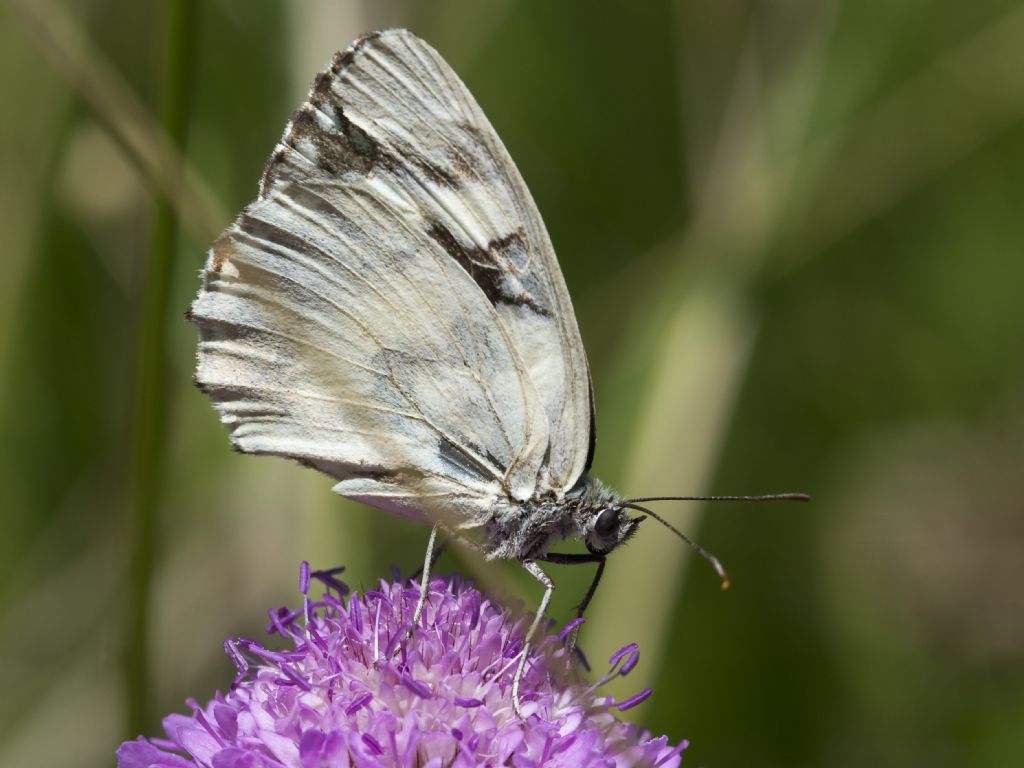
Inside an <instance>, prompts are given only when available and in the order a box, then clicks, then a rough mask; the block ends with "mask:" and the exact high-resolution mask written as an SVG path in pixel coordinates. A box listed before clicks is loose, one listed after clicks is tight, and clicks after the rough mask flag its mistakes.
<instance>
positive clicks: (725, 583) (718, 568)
mask: <svg viewBox="0 0 1024 768" xmlns="http://www.w3.org/2000/svg"><path fill="white" fill-rule="evenodd" d="M635 501H645V499H630V500H629V501H624V502H622V506H624V507H628V508H629V509H635V510H636V511H637V512H643V513H644V514H646V515H650V516H651V517H653V518H654V519H655V520H657V521H658V522H659V523H661V524H662V525H664V526H665V527H666V528H668V529H669V530H670V531H672V533H674V534H675V535H676V536H678V537H679V538H680V539H682V540H683V541H685V542H686V543H687V544H689V545H690V547H691V548H693V550H694V552H696V553H697V554H698V555H700V556H701V557H703V558H704V559H705V560H707V561H708V562H709V563H711V567H713V568H714V569H715V573H717V574H718V578H720V579H721V580H722V589H728V588H729V574H728V573H726V572H725V568H724V567H723V566H722V563H721V562H720V561H719V559H718V558H717V557H715V556H714V555H712V554H711V553H710V552H708V551H707V550H706V549H704V547H702V546H701V545H700V544H698V543H697V542H695V541H694V540H693V539H691V538H690V537H689V536H687V535H686V534H685V533H683V532H682V531H680V530H679V529H678V528H676V527H675V526H674V525H672V523H670V522H669V521H668V520H666V519H665V518H663V517H662V516H661V515H659V514H657V513H656V512H653V511H652V510H650V509H648V508H647V507H641V506H640V505H639V504H635V503H634V502H635Z"/></svg>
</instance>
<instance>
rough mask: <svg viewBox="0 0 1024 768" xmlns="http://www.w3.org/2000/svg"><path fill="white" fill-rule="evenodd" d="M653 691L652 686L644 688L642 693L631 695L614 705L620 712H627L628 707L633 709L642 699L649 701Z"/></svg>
mask: <svg viewBox="0 0 1024 768" xmlns="http://www.w3.org/2000/svg"><path fill="white" fill-rule="evenodd" d="M651 693H652V691H651V689H650V688H644V689H643V690H642V691H640V693H638V694H636V695H634V696H630V697H629V698H628V699H626V700H625V701H620V702H619V703H618V704H615V705H613V706H614V707H615V708H616V709H617V710H619V712H625V711H626V710H627V709H632V708H633V707H635V706H636V705H637V704H639V703H640V702H642V701H647V699H648V698H650V695H651Z"/></svg>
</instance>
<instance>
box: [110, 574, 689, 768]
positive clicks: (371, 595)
mask: <svg viewBox="0 0 1024 768" xmlns="http://www.w3.org/2000/svg"><path fill="white" fill-rule="evenodd" d="M336 574H337V571H325V572H313V573H312V574H310V571H309V569H308V566H307V565H305V564H303V568H302V570H301V571H300V585H301V586H302V588H303V592H304V593H305V592H306V591H307V590H308V585H309V582H310V577H311V576H312V578H314V579H317V580H319V581H320V582H321V583H322V584H324V585H325V587H326V589H325V592H324V594H323V596H322V597H321V598H320V599H319V600H314V599H311V598H310V597H308V596H307V595H305V594H304V595H303V607H302V608H301V609H300V610H297V611H290V610H288V609H281V610H278V611H271V613H270V624H269V626H268V631H269V632H271V633H276V634H281V635H283V636H284V638H285V639H286V640H287V641H289V643H290V644H291V646H292V648H291V649H290V650H284V651H275V650H270V649H267V648H265V647H264V646H262V645H260V644H258V643H255V642H253V641H251V640H242V639H233V640H228V642H227V643H225V649H226V651H227V653H228V656H229V658H231V660H232V661H233V662H234V664H235V666H236V667H237V669H238V677H237V678H236V680H235V684H234V685H233V686H232V689H231V691H230V692H229V693H228V694H227V695H221V694H217V696H216V698H214V699H213V701H211V702H209V703H208V704H207V705H206V706H205V707H201V706H199V704H197V703H196V702H194V701H192V700H190V701H189V702H188V703H189V706H190V707H191V709H192V714H191V715H178V714H175V715H170V716H169V717H167V718H166V719H165V720H164V730H165V731H166V732H167V736H168V739H167V740H164V739H151V740H147V739H144V738H142V737H139V738H138V739H137V740H135V741H129V742H125V743H124V744H122V745H121V748H120V749H119V750H118V751H117V758H118V766H119V767H120V768H153V767H156V768H192V767H194V766H205V767H206V768H271V766H274V767H278V766H287V767H288V768H326V767H327V766H330V767H331V768H334V767H335V766H339V767H342V766H374V768H385V766H425V767H429V768H441V767H442V766H455V767H456V768H461V767H462V766H476V765H495V766H497V765H512V766H519V767H522V768H525V767H526V766H541V765H543V766H552V767H555V766H583V765H586V766H609V767H610V766H634V765H645V766H664V767H665V768H675V766H677V765H679V761H680V757H679V755H680V752H682V750H683V749H685V748H686V746H687V744H686V742H685V741H683V742H682V743H680V744H679V745H678V746H676V747H671V746H669V744H668V739H667V737H665V736H662V737H659V738H656V739H655V738H651V736H650V734H648V733H646V732H643V731H641V730H639V729H638V728H636V727H635V726H632V725H629V724H627V723H624V722H622V721H621V720H619V719H618V718H617V717H615V715H614V714H613V710H614V709H616V708H618V709H627V708H628V707H630V706H633V705H635V704H637V703H639V702H640V701H643V700H644V699H645V698H647V696H648V695H650V690H649V689H648V690H645V691H642V692H640V693H639V694H637V695H635V696H632V697H630V698H629V699H626V700H624V701H622V702H618V703H617V702H615V701H613V700H612V699H611V698H610V697H607V696H602V695H599V694H598V693H597V688H598V686H599V685H600V684H601V683H602V682H603V681H604V680H606V679H610V677H615V676H617V675H622V674H626V673H628V672H629V671H630V670H631V669H632V668H633V665H635V664H636V661H637V659H638V658H639V652H638V651H637V648H636V646H635V645H629V646H627V647H626V648H623V649H622V650H621V651H619V652H618V653H616V654H615V655H614V656H613V657H612V660H611V662H610V664H611V667H612V668H611V670H609V674H608V675H606V676H605V677H604V678H601V680H600V681H599V682H598V684H597V685H588V684H586V683H585V682H583V681H582V680H581V679H580V678H579V676H578V675H577V673H576V669H575V666H574V665H571V664H569V663H568V659H567V651H566V648H565V646H564V644H563V642H562V640H560V639H559V637H558V636H557V635H555V634H548V631H549V630H550V627H547V628H545V632H544V633H543V637H540V638H538V640H537V643H536V645H535V646H534V647H533V648H531V650H530V657H529V663H528V665H527V671H526V674H525V675H524V678H523V685H522V700H523V710H524V712H525V713H526V719H525V720H520V719H519V718H518V717H516V715H515V712H513V710H512V690H511V688H512V676H513V673H514V672H515V667H516V663H517V661H518V658H519V654H520V652H521V649H522V645H523V643H522V631H523V628H524V626H523V621H522V620H519V621H517V620H516V619H515V618H514V617H513V616H512V614H511V613H510V612H509V611H507V610H505V609H503V608H501V607H500V606H498V605H496V604H495V603H493V602H492V601H491V600H490V599H489V598H487V597H486V596H484V595H483V594H481V593H480V592H479V591H477V590H476V588H474V587H473V586H472V585H471V584H469V583H467V582H465V581H462V580H461V579H459V578H457V577H452V578H448V579H434V580H433V581H432V582H431V584H430V591H429V594H428V600H427V604H426V607H425V609H424V612H423V618H422V621H421V626H420V627H418V628H417V629H416V631H415V632H414V634H413V637H412V638H411V639H408V640H406V632H407V630H408V627H409V623H410V620H411V617H412V615H413V611H414V610H415V607H416V601H417V598H418V596H419V594H418V588H417V587H416V586H414V585H412V584H410V583H409V582H402V583H394V584H389V583H387V582H383V581H382V582H381V585H380V589H379V590H370V591H368V592H366V593H365V594H363V595H358V594H352V595H351V597H349V598H348V600H347V601H343V600H342V599H341V598H342V597H343V596H344V594H346V593H347V588H346V587H345V586H344V585H343V584H341V582H339V581H338V580H337V579H336V578H335V575H336Z"/></svg>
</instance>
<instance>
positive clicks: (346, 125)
mask: <svg viewBox="0 0 1024 768" xmlns="http://www.w3.org/2000/svg"><path fill="white" fill-rule="evenodd" d="M331 111H332V112H333V113H334V120H335V123H336V124H337V126H338V129H339V130H338V131H337V132H332V131H326V130H324V128H323V127H322V126H321V125H320V123H319V122H318V121H317V119H316V116H315V115H314V114H313V112H312V110H311V109H309V108H305V107H304V108H302V109H300V110H299V111H298V112H296V113H295V115H294V117H292V126H291V130H290V131H289V132H288V136H287V137H286V139H285V141H286V142H287V144H288V145H289V146H291V147H293V148H294V149H296V150H297V151H301V149H300V148H299V146H298V145H299V143H300V142H303V141H305V142H308V143H309V145H310V146H312V148H313V151H314V153H315V154H316V158H315V159H316V164H317V166H319V167H320V169H321V170H323V171H325V172H326V173H329V174H331V175H335V176H336V175H339V174H341V173H343V172H344V171H357V172H359V173H362V174H367V173H369V172H370V169H371V168H373V167H374V166H375V165H377V164H379V163H380V161H381V156H382V153H381V151H380V147H379V146H378V145H377V142H375V141H374V140H373V139H372V138H370V136H369V135H368V134H367V133H366V131H364V130H363V129H361V128H360V127H359V126H357V125H356V124H355V123H353V122H352V121H351V120H349V119H348V118H347V117H346V116H345V113H344V110H343V109H342V108H341V106H340V105H336V104H335V105H332V107H331Z"/></svg>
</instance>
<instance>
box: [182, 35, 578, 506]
mask: <svg viewBox="0 0 1024 768" xmlns="http://www.w3.org/2000/svg"><path fill="white" fill-rule="evenodd" d="M192 317H193V320H194V322H195V323H196V324H197V326H198V327H199V331H200V344H199V363H198V368H197V374H196V378H197V381H198V383H199V384H200V386H201V387H203V388H204V389H205V390H206V391H207V392H208V393H209V394H210V395H211V397H212V398H213V400H214V403H215V405H216V407H217V409H218V411H219V412H220V414H221V419H222V420H223V421H224V423H225V424H226V425H227V426H228V428H229V430H230V431H231V436H232V440H233V442H234V443H235V445H236V446H237V447H238V448H240V449H241V450H243V451H246V452H250V453H270V454H275V455H283V456H289V457H293V458H296V459H299V460H300V461H303V462H305V463H308V464H310V465H312V466H315V467H317V468H318V469H321V470H323V471H325V472H327V473H328V474H330V475H332V476H334V477H336V478H338V479H339V481H340V482H339V483H338V485H337V486H336V490H338V491H339V492H340V493H343V494H344V495H347V496H351V497H354V498H359V499H361V500H364V501H366V502H368V503H370V504H374V505H376V506H380V507H383V508H386V509H389V510H392V511H395V512H398V513H400V514H406V515H410V516H413V517H419V516H422V514H423V512H424V510H426V509H433V510H437V509H441V510H449V512H450V514H452V515H453V516H455V518H456V519H457V520H458V521H461V522H464V523H471V522H473V521H480V520H482V519H483V517H484V516H485V513H486V511H487V509H488V508H490V507H491V506H492V504H493V500H494V499H496V498H508V499H518V500H523V499H526V498H530V497H531V496H533V495H536V494H538V493H541V492H544V491H547V490H555V491H562V490H565V489H567V488H568V487H571V485H572V484H573V483H574V482H575V480H576V479H577V478H578V477H579V475H580V474H581V473H582V472H583V469H584V466H585V464H586V460H587V453H588V437H589V434H590V423H591V421H590V400H589V397H590V393H589V377H588V374H587V368H586V358H585V357H584V355H583V350H582V346H581V344H580V341H579V333H578V331H577V329H576V325H575V318H574V317H573V314H572V308H571V305H570V304H569V299H568V294H567V292H566V289H565V285H564V282H563V280H562V277H561V274H560V272H559V270H558V266H557V262H556V260H555V257H554V254H553V251H552V249H551V245H550V242H549V240H548V238H547V234H546V232H545V230H544V227H543V224H542V222H541V220H540V216H539V214H538V213H537V211H536V208H535V206H534V204H533V202H532V200H531V199H530V197H529V193H528V192H527V190H526V188H525V185H524V184H523V181H522V179H521V177H520V176H519V174H518V172H517V171H516V169H515V166H514V165H513V164H512V161H511V159H510V158H509V157H508V154H507V152H506V151H505V150H504V148H503V147H502V145H501V143H500V141H499V140H498V139H497V137H496V136H495V134H494V132H493V129H492V128H491V127H490V125H489V123H488V122H487V120H486V118H484V116H483V115H482V113H481V112H480V109H479V107H478V106H477V105H476V103H475V101H474V100H473V99H472V97H471V96H470V95H469V93H468V91H467V90H466V89H465V86H463V85H462V83H461V82H460V81H459V80H458V78H457V77H456V76H455V74H454V73H453V72H452V71H451V69H450V68H449V67H448V66H447V64H445V63H444V61H443V60H442V59H441V58H440V56H439V55H438V54H437V53H436V52H435V51H433V49H431V48H430V47H429V46H427V45H426V44H425V43H423V42H422V41H420V40H419V39H418V38H416V37H415V36H413V35H412V34H410V33H408V32H405V31H403V30H392V31H388V32H382V33H376V34H374V35H369V36H367V37H364V38H361V39H360V40H358V41H357V42H356V43H355V44H353V46H351V47H350V48H349V49H348V50H347V51H345V52H343V53H341V54H338V55H337V56H336V57H335V59H334V61H333V62H332V65H331V67H330V69H329V70H327V71H325V72H323V73H321V74H320V75H318V76H317V78H316V80H315V81H314V85H313V88H312V89H311V91H310V94H309V97H308V100H307V102H306V103H304V104H303V105H302V107H300V108H299V110H298V111H297V112H296V113H295V114H294V115H293V117H292V119H291V121H290V122H289V124H288V126H287V127H286V129H285V133H284V136H283V137H282V139H281V142H280V143H279V144H278V146H277V147H276V148H275V150H274V152H273V154H272V155H271V158H270V160H269V161H268V163H267V168H266V169H265V171H264V176H263V179H262V181H261V186H260V195H259V197H258V198H257V200H256V201H255V202H253V203H252V204H250V205H249V206H248V207H247V208H246V209H245V210H244V211H243V212H242V214H241V215H240V216H239V218H238V219H237V220H236V222H235V223H234V224H233V225H232V226H231V227H229V228H228V230H227V231H225V233H224V234H223V235H222V236H221V237H220V238H219V239H218V241H217V242H216V243H214V245H213V247H212V248H211V250H210V253H209V257H208V260H207V264H206V269H205V280H204V286H203V289H202V290H201V291H200V294H199V297H198V298H197V300H196V301H195V303H194V304H193V307H192Z"/></svg>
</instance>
